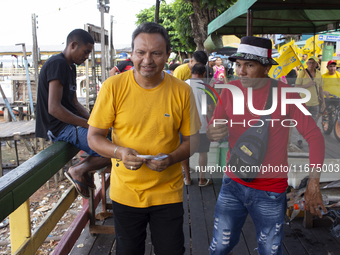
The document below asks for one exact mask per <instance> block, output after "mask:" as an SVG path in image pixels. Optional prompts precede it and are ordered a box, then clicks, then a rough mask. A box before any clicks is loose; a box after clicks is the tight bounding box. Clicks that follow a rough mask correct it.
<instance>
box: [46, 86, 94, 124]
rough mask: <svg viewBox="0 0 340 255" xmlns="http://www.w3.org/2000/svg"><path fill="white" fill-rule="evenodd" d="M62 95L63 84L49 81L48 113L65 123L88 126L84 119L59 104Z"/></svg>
mask: <svg viewBox="0 0 340 255" xmlns="http://www.w3.org/2000/svg"><path fill="white" fill-rule="evenodd" d="M62 96H63V85H62V84H61V83H60V81H59V80H53V81H50V83H49V93H48V113H49V114H51V115H52V116H54V117H55V118H57V119H58V120H60V121H62V122H65V123H67V124H72V125H75V126H82V127H85V128H88V124H87V120H86V119H84V118H82V117H79V116H77V115H75V114H73V113H72V112H70V111H69V110H67V109H66V108H65V107H64V106H63V105H62V104H61V99H62Z"/></svg>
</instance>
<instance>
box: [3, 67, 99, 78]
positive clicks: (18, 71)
mask: <svg viewBox="0 0 340 255" xmlns="http://www.w3.org/2000/svg"><path fill="white" fill-rule="evenodd" d="M28 71H29V73H30V74H31V75H32V74H34V73H35V70H34V68H31V67H30V68H28ZM39 72H40V68H39ZM25 75H26V71H25V68H13V67H8V68H6V67H5V68H0V76H25ZM82 75H85V66H78V67H77V76H82ZM89 75H92V68H91V67H90V68H89ZM96 75H99V76H100V75H101V67H100V66H98V67H96Z"/></svg>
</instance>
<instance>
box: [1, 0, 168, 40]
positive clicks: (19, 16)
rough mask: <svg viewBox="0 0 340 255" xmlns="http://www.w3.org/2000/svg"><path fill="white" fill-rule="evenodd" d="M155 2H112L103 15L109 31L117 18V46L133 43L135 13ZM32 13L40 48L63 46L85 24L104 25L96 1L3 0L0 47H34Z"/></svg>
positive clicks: (124, 0)
mask: <svg viewBox="0 0 340 255" xmlns="http://www.w3.org/2000/svg"><path fill="white" fill-rule="evenodd" d="M169 2H170V1H169ZM155 3H156V0H110V4H109V6H110V12H109V13H107V14H104V20H105V29H108V31H109V32H110V19H111V17H110V16H111V15H112V16H114V18H113V19H114V23H115V24H114V25H113V42H114V44H115V45H118V44H119V45H122V44H128V45H130V44H131V34H132V32H133V30H134V29H135V28H136V26H135V22H136V20H137V19H136V14H137V13H139V12H140V10H143V9H145V8H150V7H151V6H152V5H154V4H155ZM33 13H35V14H36V15H38V18H37V21H38V25H37V26H38V29H37V39H38V46H39V45H60V44H63V43H65V41H66V37H67V35H68V33H69V32H71V31H72V30H73V29H76V28H84V24H86V23H90V24H93V25H95V26H98V27H100V25H101V19H100V11H99V10H98V8H97V0H15V1H11V0H0V24H1V29H0V31H1V32H0V34H1V35H0V46H10V45H15V44H16V43H25V44H26V45H32V44H33V39H32V38H33V37H32V21H31V16H32V14H33Z"/></svg>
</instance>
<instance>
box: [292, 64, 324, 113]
mask: <svg viewBox="0 0 340 255" xmlns="http://www.w3.org/2000/svg"><path fill="white" fill-rule="evenodd" d="M314 81H315V83H316V86H317V90H318V91H317V92H316V87H315V86H311V87H309V88H307V89H308V90H309V92H310V94H311V98H310V100H309V101H308V102H307V103H306V105H307V106H315V105H319V100H318V94H319V88H320V87H322V86H323V82H322V76H321V73H320V71H319V70H316V71H315V78H314ZM308 82H310V78H309V75H308V74H307V73H306V72H305V71H304V70H302V71H300V72H299V74H298V77H297V78H296V81H295V86H296V87H299V86H302V85H305V84H307V83H308ZM300 96H301V98H304V97H306V95H305V94H304V93H300Z"/></svg>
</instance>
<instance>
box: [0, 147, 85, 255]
mask: <svg viewBox="0 0 340 255" xmlns="http://www.w3.org/2000/svg"><path fill="white" fill-rule="evenodd" d="M12 145H13V144H12ZM46 146H48V144H47V145H46ZM46 146H45V148H46ZM1 149H2V156H3V157H2V159H3V165H4V167H6V165H7V166H13V165H14V164H15V162H16V160H15V150H14V146H12V148H10V147H9V146H8V145H6V144H5V143H2V147H1ZM18 155H19V159H20V163H23V162H24V161H25V160H27V159H29V158H30V157H32V156H33V154H32V155H31V154H29V153H28V150H27V148H26V146H25V145H24V144H22V143H20V142H18ZM77 160H78V159H74V160H73V161H74V162H73V163H75V162H77ZM9 171H11V169H9V168H7V169H4V174H6V173H7V172H9ZM58 180H59V176H58ZM48 186H49V189H48ZM70 186H71V183H70V182H69V181H68V179H67V178H63V180H62V181H58V183H57V186H56V185H55V180H54V178H53V177H52V178H51V179H50V180H49V181H48V182H47V183H46V184H44V185H43V186H42V187H41V188H40V189H39V190H37V191H36V192H35V193H34V194H33V195H32V196H31V197H30V211H31V229H32V233H33V232H34V230H35V229H36V228H37V227H38V226H39V223H40V222H41V221H42V219H43V218H44V217H45V215H47V214H48V213H49V212H50V211H51V209H52V208H53V207H54V205H55V204H56V203H57V202H58V200H59V199H60V197H61V196H62V194H63V193H64V192H65V191H66V190H67V189H68V188H69V187H70ZM82 201H83V200H82V198H81V197H80V196H78V197H77V199H76V200H75V201H74V202H73V204H72V205H71V207H70V208H69V210H68V211H67V212H66V213H65V214H64V215H63V217H62V218H61V219H60V221H59V222H58V224H57V225H56V226H55V228H54V229H53V230H52V232H51V233H50V235H49V236H48V238H47V239H46V240H45V242H44V243H43V244H42V246H41V247H40V248H39V249H38V251H37V253H36V254H39V255H45V254H46V255H47V254H51V253H52V251H53V249H54V248H55V247H56V245H57V244H58V242H59V241H60V239H61V237H62V236H63V234H64V233H65V232H66V231H67V230H68V228H69V226H70V225H71V223H72V221H73V220H74V219H75V217H76V216H77V214H78V212H79V211H80V210H81V209H82V204H83V202H82ZM0 254H11V246H10V230H9V223H8V217H7V218H6V219H5V220H4V221H3V222H1V223H0Z"/></svg>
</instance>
